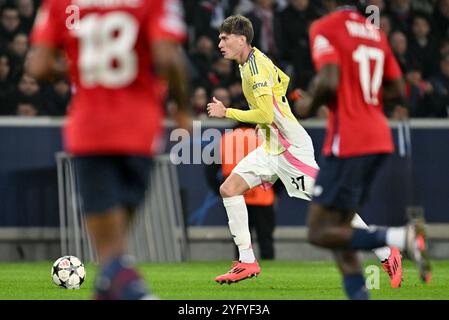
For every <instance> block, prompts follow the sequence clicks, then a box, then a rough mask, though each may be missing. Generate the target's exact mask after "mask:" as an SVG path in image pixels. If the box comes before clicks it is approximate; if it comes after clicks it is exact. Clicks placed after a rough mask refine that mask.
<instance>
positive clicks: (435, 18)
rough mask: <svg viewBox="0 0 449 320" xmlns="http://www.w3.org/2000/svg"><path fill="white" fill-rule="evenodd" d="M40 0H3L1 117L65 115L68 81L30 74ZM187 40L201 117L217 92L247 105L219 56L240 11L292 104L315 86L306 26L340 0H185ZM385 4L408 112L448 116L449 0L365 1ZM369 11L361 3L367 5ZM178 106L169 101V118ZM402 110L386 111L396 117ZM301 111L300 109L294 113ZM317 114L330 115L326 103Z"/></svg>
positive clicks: (232, 70)
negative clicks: (221, 37) (227, 27)
mask: <svg viewBox="0 0 449 320" xmlns="http://www.w3.org/2000/svg"><path fill="white" fill-rule="evenodd" d="M40 2H41V1H40V0H0V6H1V10H0V115H21V116H40V115H42V116H63V115H64V114H66V112H67V105H68V102H69V100H70V91H71V90H70V83H69V81H68V80H67V79H64V78H61V79H57V80H56V81H55V82H54V83H52V84H50V83H40V82H37V81H36V80H35V79H33V78H32V77H30V76H28V75H27V74H26V73H24V61H25V58H26V54H27V51H28V48H29V33H30V30H31V28H32V25H33V21H34V18H35V15H36V11H37V8H38V7H39V5H40ZM182 3H183V5H184V8H185V12H186V14H185V18H186V22H187V25H188V39H187V41H186V43H185V45H184V51H185V56H186V59H187V60H188V67H189V71H190V74H191V77H192V81H191V84H192V87H191V92H192V97H191V103H192V107H193V109H194V112H195V115H196V116H197V117H200V118H201V117H207V114H206V104H207V103H208V102H209V100H210V98H211V97H212V96H215V97H217V98H218V99H219V100H221V101H223V102H224V104H225V105H226V106H227V107H233V108H241V109H244V108H246V102H245V99H244V97H243V95H242V89H241V85H240V76H239V71H238V67H237V66H236V64H235V63H233V62H231V61H229V60H225V59H223V58H221V55H220V54H219V51H218V48H217V44H218V41H217V40H218V27H219V26H220V24H221V22H222V21H223V20H224V18H225V17H227V16H229V15H231V14H234V13H241V14H244V15H245V16H247V17H248V18H249V19H250V20H251V21H252V23H253V26H254V30H255V38H254V41H253V45H254V46H256V47H258V48H259V49H260V50H262V51H263V52H265V53H266V54H267V55H269V56H270V57H271V58H272V59H273V60H274V61H275V63H276V64H277V65H278V66H280V67H281V68H282V69H283V70H284V71H286V73H287V74H289V75H290V76H291V83H290V88H289V92H288V98H289V100H290V101H291V106H292V109H296V108H295V107H297V108H300V105H301V101H303V100H302V99H301V98H300V97H301V95H302V96H307V91H310V90H313V85H314V81H313V76H314V70H313V66H312V62H311V57H310V53H309V52H310V50H309V38H308V28H309V26H310V24H311V23H312V22H313V21H314V20H315V19H317V18H319V17H320V16H322V15H324V14H326V13H327V12H329V11H332V10H333V9H334V8H335V6H336V4H335V1H334V0H313V1H312V0H203V1H201V0H184V1H182ZM365 5H376V6H378V8H379V9H380V12H381V15H380V27H381V28H382V29H383V30H384V31H385V33H386V34H387V35H388V37H389V40H390V43H391V46H392V48H393V50H394V53H395V55H396V57H397V59H398V61H399V63H400V66H401V68H402V70H403V72H404V77H405V79H406V82H407V95H408V98H409V102H410V112H409V113H410V116H412V117H427V118H447V117H448V115H449V0H390V1H388V0H366V1H365ZM361 9H362V10H363V8H361ZM175 108H176V105H175V103H174V102H173V101H171V100H170V99H168V100H167V104H166V110H167V117H170V114H171V113H172V112H173V110H174V109H175ZM399 110H403V109H402V108H399V107H398V106H395V105H388V106H386V108H385V112H386V114H387V115H388V116H389V117H390V118H393V119H394V118H395V117H397V116H398V114H397V112H400V111H399ZM293 111H294V112H295V110H293ZM315 116H316V117H320V118H325V117H326V116H327V111H326V108H325V107H323V108H321V109H320V110H319V111H318V113H317V114H316V115H315Z"/></svg>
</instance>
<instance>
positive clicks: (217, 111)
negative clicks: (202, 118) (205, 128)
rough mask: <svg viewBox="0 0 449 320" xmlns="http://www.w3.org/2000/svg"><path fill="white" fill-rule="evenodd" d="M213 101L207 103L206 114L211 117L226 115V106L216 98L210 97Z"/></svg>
mask: <svg viewBox="0 0 449 320" xmlns="http://www.w3.org/2000/svg"><path fill="white" fill-rule="evenodd" d="M212 100H213V102H210V103H208V104H207V114H208V115H209V117H211V118H224V117H226V107H225V106H224V105H223V103H222V102H221V101H220V100H218V99H217V98H215V97H213V98H212Z"/></svg>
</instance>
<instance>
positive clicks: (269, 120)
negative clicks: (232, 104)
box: [226, 48, 313, 155]
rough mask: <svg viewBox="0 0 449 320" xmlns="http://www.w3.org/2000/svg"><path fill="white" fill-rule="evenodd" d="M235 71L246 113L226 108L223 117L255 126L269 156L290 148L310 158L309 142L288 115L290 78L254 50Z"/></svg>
mask: <svg viewBox="0 0 449 320" xmlns="http://www.w3.org/2000/svg"><path fill="white" fill-rule="evenodd" d="M239 67H240V75H241V77H242V88H243V94H244V95H245V98H246V100H247V102H248V104H249V108H250V110H238V109H232V108H228V109H227V110H226V117H227V118H231V119H234V120H237V121H241V122H247V123H255V124H258V125H259V128H260V132H261V133H262V135H263V137H264V140H265V142H264V149H265V151H266V152H267V153H269V154H272V155H276V154H280V153H283V152H284V151H285V150H287V149H289V147H290V146H293V147H295V148H294V149H296V151H299V153H300V154H310V153H312V154H313V144H312V140H311V138H310V136H309V135H308V134H307V132H306V131H305V130H304V128H303V127H302V126H301V125H300V124H299V122H298V120H297V119H296V118H295V116H294V115H293V114H292V112H291V110H290V106H289V104H288V101H287V98H286V96H285V94H286V92H287V88H288V83H289V81H290V78H289V77H288V76H287V75H286V74H285V73H284V72H282V70H280V69H279V68H278V67H276V66H275V65H274V64H273V62H272V61H271V60H270V59H269V58H268V57H267V56H266V55H265V54H263V53H262V52H261V51H259V50H258V49H257V48H253V50H252V52H251V53H250V55H249V57H248V61H246V62H245V63H244V64H243V65H240V66H239ZM294 153H297V152H294Z"/></svg>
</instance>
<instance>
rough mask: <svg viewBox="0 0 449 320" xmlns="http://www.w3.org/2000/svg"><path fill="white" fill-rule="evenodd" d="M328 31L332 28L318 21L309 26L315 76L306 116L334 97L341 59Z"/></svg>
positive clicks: (330, 101)
mask: <svg viewBox="0 0 449 320" xmlns="http://www.w3.org/2000/svg"><path fill="white" fill-rule="evenodd" d="M330 32H332V30H329V28H328V27H327V26H325V25H323V24H322V23H320V22H319V21H318V22H315V23H314V24H313V25H312V26H311V28H310V48H311V55H312V60H313V63H314V65H315V69H316V70H317V76H316V79H315V80H314V81H316V82H315V90H313V92H312V97H311V100H310V102H309V104H308V105H306V106H305V108H304V109H305V110H304V113H305V115H308V116H312V115H314V114H315V113H316V112H317V110H318V109H319V108H320V107H321V106H323V105H327V104H329V103H332V102H333V101H334V100H335V98H336V93H337V88H338V84H339V81H340V61H341V60H340V55H339V53H338V50H337V48H336V46H335V44H334V43H333V41H334V40H332V37H331V36H330V34H329V33H330Z"/></svg>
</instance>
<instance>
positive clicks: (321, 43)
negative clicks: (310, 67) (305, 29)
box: [313, 35, 334, 55]
mask: <svg viewBox="0 0 449 320" xmlns="http://www.w3.org/2000/svg"><path fill="white" fill-rule="evenodd" d="M333 50H334V47H333V46H332V45H331V44H330V42H329V40H328V39H327V38H326V37H325V36H323V35H317V36H316V38H315V41H314V42H313V53H314V54H315V55H321V54H324V53H326V52H329V51H333Z"/></svg>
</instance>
